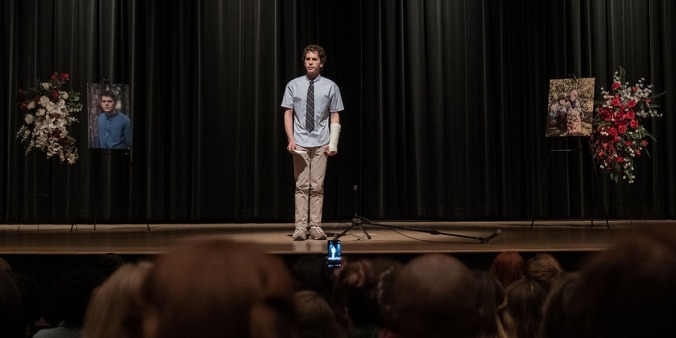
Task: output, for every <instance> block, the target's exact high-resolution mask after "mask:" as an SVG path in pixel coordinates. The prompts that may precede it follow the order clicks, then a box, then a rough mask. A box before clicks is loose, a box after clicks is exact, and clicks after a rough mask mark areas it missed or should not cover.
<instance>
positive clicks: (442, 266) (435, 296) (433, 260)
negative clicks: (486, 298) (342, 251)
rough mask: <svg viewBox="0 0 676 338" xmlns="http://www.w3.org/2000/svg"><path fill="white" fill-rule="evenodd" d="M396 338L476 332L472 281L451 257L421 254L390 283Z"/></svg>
mask: <svg viewBox="0 0 676 338" xmlns="http://www.w3.org/2000/svg"><path fill="white" fill-rule="evenodd" d="M394 291H395V293H394V308H393V310H394V311H393V322H392V328H391V329H392V332H393V333H394V335H395V336H396V337H402V338H407V337H416V338H420V337H458V338H464V337H474V336H475V335H476V334H477V333H478V331H479V320H478V309H477V295H476V288H475V286H474V278H473V276H472V273H471V272H470V271H469V269H467V267H466V266H465V265H464V264H463V263H461V262H460V261H459V260H457V259H455V258H454V257H451V256H448V255H442V254H428V255H422V256H419V257H416V258H414V259H412V260H411V261H410V262H409V263H408V264H406V265H405V266H404V267H403V269H402V270H401V272H400V273H399V276H398V277H397V280H396V282H395V284H394Z"/></svg>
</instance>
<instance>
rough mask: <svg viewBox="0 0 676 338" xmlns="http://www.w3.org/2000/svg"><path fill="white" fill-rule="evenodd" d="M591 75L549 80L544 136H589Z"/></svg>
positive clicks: (591, 95)
mask: <svg viewBox="0 0 676 338" xmlns="http://www.w3.org/2000/svg"><path fill="white" fill-rule="evenodd" d="M594 85H595V78H593V77H590V78H572V79H551V80H549V98H548V101H547V102H548V104H547V126H546V136H547V137H567V136H587V137H588V136H591V133H592V121H593V118H594V116H593V114H594Z"/></svg>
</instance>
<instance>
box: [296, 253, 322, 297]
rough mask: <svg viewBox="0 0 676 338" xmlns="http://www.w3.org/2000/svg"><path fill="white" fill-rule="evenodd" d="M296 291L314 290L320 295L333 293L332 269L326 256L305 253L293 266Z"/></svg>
mask: <svg viewBox="0 0 676 338" xmlns="http://www.w3.org/2000/svg"><path fill="white" fill-rule="evenodd" d="M291 274H292V276H293V280H294V288H295V290H296V291H303V290H312V291H315V292H317V293H318V294H319V295H320V296H322V297H324V298H325V299H326V297H328V296H330V294H331V284H332V281H331V271H330V270H329V268H328V267H327V265H326V258H324V257H321V256H317V255H303V256H302V257H300V258H299V259H298V260H296V261H295V262H294V263H293V265H292V266H291Z"/></svg>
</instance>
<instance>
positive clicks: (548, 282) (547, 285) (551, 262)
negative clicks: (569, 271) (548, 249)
mask: <svg viewBox="0 0 676 338" xmlns="http://www.w3.org/2000/svg"><path fill="white" fill-rule="evenodd" d="M526 273H527V274H528V277H530V278H532V279H534V280H536V281H537V282H538V283H540V285H542V287H543V288H544V289H545V290H546V291H547V292H549V290H550V289H551V286H552V283H554V282H555V281H557V280H559V279H560V278H562V277H563V276H564V275H565V272H564V271H563V268H561V264H559V261H557V260H556V258H554V256H552V255H550V254H548V253H538V254H536V255H535V256H533V257H531V258H530V259H528V261H527V262H526Z"/></svg>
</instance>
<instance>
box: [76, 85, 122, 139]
mask: <svg viewBox="0 0 676 338" xmlns="http://www.w3.org/2000/svg"><path fill="white" fill-rule="evenodd" d="M102 95H103V97H104V98H105V99H104V100H102ZM111 99H112V101H113V103H112V110H110V111H108V112H105V111H104V110H105V109H110V102H109V101H110V100H111ZM102 101H108V102H102ZM106 103H107V104H108V107H104V104H106ZM87 108H88V110H87V120H88V121H87V125H88V131H89V133H88V134H89V135H88V136H89V137H88V139H89V148H90V149H131V147H132V144H133V138H132V135H133V133H132V131H133V129H132V126H133V114H132V109H131V98H130V91H129V85H128V84H111V83H89V84H87Z"/></svg>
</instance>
